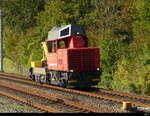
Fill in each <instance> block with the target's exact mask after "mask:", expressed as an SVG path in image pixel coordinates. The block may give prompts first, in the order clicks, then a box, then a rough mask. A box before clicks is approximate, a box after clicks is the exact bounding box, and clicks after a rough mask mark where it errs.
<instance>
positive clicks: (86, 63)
mask: <svg viewBox="0 0 150 116" xmlns="http://www.w3.org/2000/svg"><path fill="white" fill-rule="evenodd" d="M95 53H96V52H95V49H76V50H72V51H71V50H70V51H69V69H71V70H92V69H95V61H96V57H95Z"/></svg>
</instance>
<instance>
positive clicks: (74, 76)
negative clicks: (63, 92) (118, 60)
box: [30, 68, 100, 88]
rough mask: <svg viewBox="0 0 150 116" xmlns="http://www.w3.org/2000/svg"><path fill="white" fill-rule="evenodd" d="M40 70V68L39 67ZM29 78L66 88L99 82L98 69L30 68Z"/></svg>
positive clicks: (88, 85) (86, 85)
mask: <svg viewBox="0 0 150 116" xmlns="http://www.w3.org/2000/svg"><path fill="white" fill-rule="evenodd" d="M39 70H40V69H39ZM30 73H31V74H30V78H32V80H33V81H35V82H39V83H46V84H52V85H58V86H62V87H67V88H74V87H90V86H93V85H97V84H98V82H100V71H99V70H96V71H70V72H66V71H55V70H45V72H44V71H43V72H42V73H41V72H40V71H37V70H36V71H34V68H31V69H30Z"/></svg>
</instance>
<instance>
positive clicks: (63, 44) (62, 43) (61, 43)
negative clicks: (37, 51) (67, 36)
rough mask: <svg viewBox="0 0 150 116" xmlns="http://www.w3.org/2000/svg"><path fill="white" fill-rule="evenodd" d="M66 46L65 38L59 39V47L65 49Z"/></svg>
mask: <svg viewBox="0 0 150 116" xmlns="http://www.w3.org/2000/svg"><path fill="white" fill-rule="evenodd" d="M64 48H66V44H65V41H64V40H59V41H58V49H64Z"/></svg>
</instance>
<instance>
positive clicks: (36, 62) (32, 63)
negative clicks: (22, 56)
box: [31, 61, 42, 67]
mask: <svg viewBox="0 0 150 116" xmlns="http://www.w3.org/2000/svg"><path fill="white" fill-rule="evenodd" d="M31 67H42V61H35V62H31Z"/></svg>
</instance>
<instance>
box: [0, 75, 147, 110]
mask: <svg viewBox="0 0 150 116" xmlns="http://www.w3.org/2000/svg"><path fill="white" fill-rule="evenodd" d="M7 76H8V75H7ZM0 78H4V79H9V80H15V81H19V82H24V83H27V84H31V85H38V86H42V87H46V88H52V89H57V90H60V91H65V92H72V93H76V94H80V95H84V96H89V97H94V98H100V99H104V100H110V101H114V102H118V103H121V104H122V102H123V101H124V100H121V99H118V98H113V97H110V96H107V95H99V94H95V93H90V92H84V91H78V90H73V89H68V88H62V87H58V86H52V85H46V84H42V85H41V84H39V83H36V82H32V81H30V80H21V78H19V77H16V76H14V78H13V79H12V78H11V79H10V78H9V77H4V76H0ZM131 103H132V104H133V105H135V106H140V107H144V108H149V107H150V105H147V104H143V103H138V102H134V101H132V102H131Z"/></svg>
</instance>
